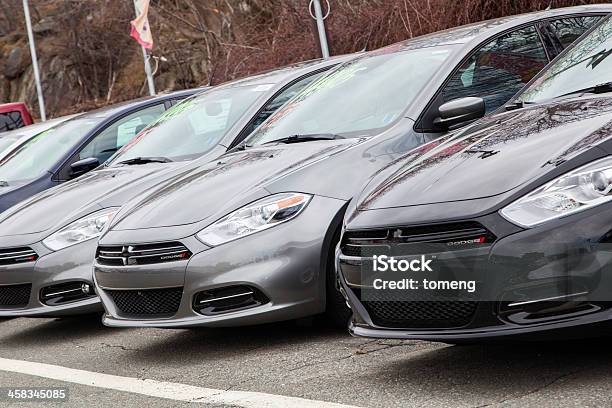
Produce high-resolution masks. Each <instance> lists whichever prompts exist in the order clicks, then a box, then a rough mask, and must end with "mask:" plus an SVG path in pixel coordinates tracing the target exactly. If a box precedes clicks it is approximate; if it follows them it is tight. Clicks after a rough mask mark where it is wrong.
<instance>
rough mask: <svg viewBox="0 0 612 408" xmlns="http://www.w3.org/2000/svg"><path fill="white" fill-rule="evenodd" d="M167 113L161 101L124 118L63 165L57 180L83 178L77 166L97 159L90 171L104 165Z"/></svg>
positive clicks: (99, 132)
mask: <svg viewBox="0 0 612 408" xmlns="http://www.w3.org/2000/svg"><path fill="white" fill-rule="evenodd" d="M165 110H166V104H165V103H164V102H163V101H162V102H159V103H157V104H155V105H148V106H144V107H141V108H140V109H138V110H136V111H132V112H129V113H127V114H124V115H123V116H121V117H119V118H118V119H116V120H114V121H112V122H109V123H108V124H107V125H106V126H105V127H103V128H102V129H100V130H98V131H97V132H96V134H95V135H93V136H92V137H91V138H90V139H89V140H88V141H87V143H85V144H84V145H83V146H82V147H81V148H80V149H79V150H78V151H77V152H76V153H74V154H73V155H72V156H71V158H70V159H69V160H68V161H67V162H66V163H64V165H63V166H62V168H61V169H60V170H59V172H57V174H56V176H55V179H56V180H57V181H60V182H61V181H66V180H70V179H71V178H74V177H76V176H79V175H81V174H83V172H82V171H79V172H75V171H74V169H73V168H72V166H73V165H74V164H75V163H77V162H82V161H84V160H87V159H97V162H96V161H94V160H91V161H90V166H89V167H91V168H90V169H93V168H95V167H97V165H99V164H102V163H104V162H105V161H106V160H108V159H109V158H110V157H111V156H112V155H113V154H114V153H115V152H116V151H117V150H119V149H120V148H121V147H122V146H123V145H124V144H126V143H127V142H129V141H130V140H132V139H133V138H134V136H136V135H137V134H138V133H139V132H140V131H141V130H142V129H143V128H144V127H146V125H148V124H149V123H151V122H152V121H154V120H155V119H157V118H158V117H159V116H160V115H161V114H162V113H163V112H164V111H165ZM96 163H97V164H96ZM85 170H86V169H85Z"/></svg>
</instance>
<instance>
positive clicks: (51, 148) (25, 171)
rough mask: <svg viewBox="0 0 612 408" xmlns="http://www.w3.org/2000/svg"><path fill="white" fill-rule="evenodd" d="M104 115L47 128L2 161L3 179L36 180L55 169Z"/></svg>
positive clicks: (0, 179) (0, 170) (1, 173)
mask: <svg viewBox="0 0 612 408" xmlns="http://www.w3.org/2000/svg"><path fill="white" fill-rule="evenodd" d="M102 120H104V118H103V117H86V118H83V117H79V118H76V119H72V120H69V121H67V122H63V123H61V124H59V125H57V126H56V127H52V128H51V129H48V130H45V131H44V132H41V133H39V134H38V135H36V136H34V137H33V138H31V139H29V140H27V141H26V142H24V143H23V144H22V145H21V146H19V147H18V148H17V149H15V150H14V151H13V152H11V153H10V154H9V155H8V156H6V157H5V158H3V159H2V160H1V161H0V181H4V182H7V183H9V184H10V183H11V182H15V181H27V180H32V179H34V178H36V177H38V176H40V175H42V174H44V173H46V172H48V171H50V170H51V168H52V167H53V165H54V164H56V163H57V162H58V161H59V160H60V159H61V158H62V157H63V156H65V155H66V154H67V153H68V152H69V151H71V150H72V149H73V148H74V146H76V145H77V144H78V143H79V142H80V141H81V140H82V139H83V136H84V135H86V134H87V133H88V132H89V131H90V130H92V129H93V128H94V127H95V126H96V125H97V124H98V123H100V122H101V121H102Z"/></svg>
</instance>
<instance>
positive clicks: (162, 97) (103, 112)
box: [79, 87, 210, 118]
mask: <svg viewBox="0 0 612 408" xmlns="http://www.w3.org/2000/svg"><path fill="white" fill-rule="evenodd" d="M209 88H210V87H200V88H191V89H184V90H181V91H173V92H169V93H163V94H158V95H156V96H145V97H142V98H138V99H132V100H129V101H125V102H119V103H115V104H112V105H109V106H104V107H102V108H98V109H95V110H92V111H88V112H85V113H82V114H81V115H79V117H80V118H87V117H92V118H108V117H111V116H114V115H117V114H121V113H122V112H123V111H126V110H132V109H135V108H138V107H141V106H145V105H150V104H152V103H155V102H163V101H166V100H169V99H175V98H186V97H188V96H191V95H195V94H197V93H200V92H204V91H206V90H207V89H209Z"/></svg>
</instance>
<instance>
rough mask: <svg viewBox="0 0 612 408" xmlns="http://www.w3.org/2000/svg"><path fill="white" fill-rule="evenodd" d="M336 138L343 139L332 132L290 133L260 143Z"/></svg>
mask: <svg viewBox="0 0 612 408" xmlns="http://www.w3.org/2000/svg"><path fill="white" fill-rule="evenodd" d="M336 139H344V137H343V136H340V135H336V134H333V133H312V134H306V135H292V136H287V137H283V138H280V139H275V140H270V141H269V142H266V143H262V145H266V144H270V143H301V142H310V141H312V140H336Z"/></svg>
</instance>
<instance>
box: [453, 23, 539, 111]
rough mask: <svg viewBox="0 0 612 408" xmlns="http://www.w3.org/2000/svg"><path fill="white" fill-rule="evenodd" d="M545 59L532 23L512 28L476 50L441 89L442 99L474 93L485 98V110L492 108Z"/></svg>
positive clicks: (528, 76) (503, 99) (527, 77)
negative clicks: (524, 26)
mask: <svg viewBox="0 0 612 408" xmlns="http://www.w3.org/2000/svg"><path fill="white" fill-rule="evenodd" d="M547 63H548V58H547V57H546V52H545V51H544V47H543V45H542V42H541V41H540V36H539V35H538V32H537V31H536V29H535V27H533V26H530V27H526V28H522V29H520V30H517V31H513V32H511V33H508V34H505V35H503V36H501V37H498V38H496V39H494V40H492V41H490V42H489V43H487V44H485V45H484V46H482V47H481V48H480V49H478V50H476V52H475V53H474V54H473V55H472V56H471V57H470V58H469V59H468V60H467V61H466V62H465V63H464V64H463V66H461V68H460V69H459V71H458V72H456V73H455V74H454V75H453V77H452V78H451V80H450V82H449V83H448V84H447V85H446V87H445V88H444V89H443V90H442V97H443V102H448V101H450V100H453V99H457V98H463V97H466V96H478V97H481V98H483V99H484V100H485V106H486V110H487V113H488V112H491V111H494V110H495V109H497V108H499V107H500V106H501V105H503V104H504V103H506V102H507V101H508V100H509V99H510V98H511V97H512V96H514V94H515V93H516V92H518V90H519V89H521V88H522V87H523V85H525V84H526V83H527V82H529V80H530V79H531V78H533V76H534V75H535V74H537V73H538V72H539V71H540V70H541V69H542V68H544V67H545V66H546V64H547Z"/></svg>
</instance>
